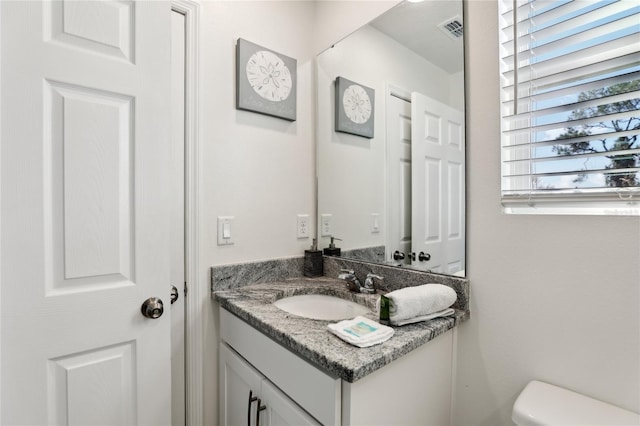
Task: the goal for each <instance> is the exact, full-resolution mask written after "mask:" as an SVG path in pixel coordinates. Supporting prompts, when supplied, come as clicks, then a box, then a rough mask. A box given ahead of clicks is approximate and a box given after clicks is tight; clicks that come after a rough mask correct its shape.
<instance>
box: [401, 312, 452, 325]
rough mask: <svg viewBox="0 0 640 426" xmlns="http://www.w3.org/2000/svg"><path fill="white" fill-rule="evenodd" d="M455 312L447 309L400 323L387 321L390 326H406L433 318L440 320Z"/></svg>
mask: <svg viewBox="0 0 640 426" xmlns="http://www.w3.org/2000/svg"><path fill="white" fill-rule="evenodd" d="M455 313H456V311H455V309H453V308H447V309H443V310H441V311H438V312H434V313H432V314H428V315H421V316H418V317H413V318H409V319H406V320H402V321H394V320H391V319H390V320H389V322H390V323H391V325H397V326H399V325H406V324H413V323H414V322H420V321H428V320H430V319H434V318H440V317H448V316H449V315H453V314H455Z"/></svg>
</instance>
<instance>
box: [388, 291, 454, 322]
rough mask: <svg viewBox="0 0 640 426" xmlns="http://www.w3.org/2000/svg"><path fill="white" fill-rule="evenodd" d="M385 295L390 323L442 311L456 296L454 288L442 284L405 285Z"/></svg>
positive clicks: (451, 303) (452, 302)
mask: <svg viewBox="0 0 640 426" xmlns="http://www.w3.org/2000/svg"><path fill="white" fill-rule="evenodd" d="M385 296H386V297H387V298H388V299H389V321H390V322H391V323H392V324H393V323H399V322H401V321H404V320H407V319H411V318H416V317H421V316H424V315H429V314H432V313H434V312H439V311H442V310H443V309H446V308H448V307H450V306H451V305H453V304H454V303H455V301H456V299H457V298H458V296H457V295H456V292H455V290H454V289H452V288H451V287H448V286H446V285H442V284H424V285H419V286H415V287H405V288H402V289H400V290H395V291H392V292H390V293H387V294H385Z"/></svg>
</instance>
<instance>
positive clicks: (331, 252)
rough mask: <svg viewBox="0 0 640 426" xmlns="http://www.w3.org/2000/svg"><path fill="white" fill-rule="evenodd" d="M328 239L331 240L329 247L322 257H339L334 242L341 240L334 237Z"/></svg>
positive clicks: (338, 251) (338, 250) (338, 248)
mask: <svg viewBox="0 0 640 426" xmlns="http://www.w3.org/2000/svg"><path fill="white" fill-rule="evenodd" d="M330 238H331V242H330V243H329V247H327V248H325V249H324V255H325V256H337V257H340V247H336V244H335V243H334V240H338V241H342V240H341V239H340V238H336V237H334V236H331V237H330Z"/></svg>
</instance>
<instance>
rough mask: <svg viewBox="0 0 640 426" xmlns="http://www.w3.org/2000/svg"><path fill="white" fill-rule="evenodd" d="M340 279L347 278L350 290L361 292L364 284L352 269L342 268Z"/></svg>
mask: <svg viewBox="0 0 640 426" xmlns="http://www.w3.org/2000/svg"><path fill="white" fill-rule="evenodd" d="M338 279H341V280H345V281H346V282H347V288H348V289H349V291H353V292H354V293H360V291H361V289H362V284H360V281H359V280H358V277H356V274H355V273H354V272H353V270H352V269H341V270H340V274H339V275H338Z"/></svg>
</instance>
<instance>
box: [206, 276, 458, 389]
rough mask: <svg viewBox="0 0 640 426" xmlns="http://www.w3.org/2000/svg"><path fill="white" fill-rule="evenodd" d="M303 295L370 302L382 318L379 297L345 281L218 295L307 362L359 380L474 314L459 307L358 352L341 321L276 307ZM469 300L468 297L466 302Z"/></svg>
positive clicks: (295, 281)
mask: <svg viewBox="0 0 640 426" xmlns="http://www.w3.org/2000/svg"><path fill="white" fill-rule="evenodd" d="M298 294H326V295H333V296H337V297H341V298H344V299H347V300H353V301H355V302H358V303H361V304H365V305H367V306H368V307H370V308H371V309H372V312H371V313H370V314H367V315H365V316H367V317H369V318H371V319H374V320H376V319H377V318H376V315H375V304H376V300H377V298H378V297H379V296H378V295H369V294H356V293H351V292H349V291H348V290H347V289H346V288H345V283H344V281H341V280H338V279H334V278H328V277H320V278H302V277H300V278H289V279H284V280H282V281H278V282H270V283H261V284H253V285H248V286H244V287H240V288H235V289H228V290H218V291H215V292H214V296H215V299H216V300H217V301H218V302H219V303H220V306H221V307H222V308H224V309H226V310H228V311H229V312H231V313H233V314H235V315H236V316H238V317H240V318H241V319H243V320H244V321H245V322H247V323H248V324H250V325H251V326H253V327H254V328H256V329H257V330H259V331H261V332H262V333H263V334H265V335H267V336H269V337H270V338H272V339H273V340H275V341H276V342H278V343H280V344H281V345H283V346H284V347H286V348H288V349H289V350H291V351H293V352H294V353H296V354H297V355H299V356H300V357H301V358H303V359H305V360H307V361H308V362H310V363H312V364H313V365H315V366H316V367H318V368H320V369H322V370H324V371H326V372H327V373H329V374H331V375H333V376H335V377H340V378H341V379H343V380H346V381H348V382H355V381H357V380H359V379H361V378H363V377H365V376H366V375H368V374H370V373H372V372H374V371H376V370H378V369H379V368H381V367H383V366H385V365H386V364H389V363H390V362H392V361H394V360H396V359H398V358H400V357H402V356H403V355H405V354H407V353H409V352H411V351H412V350H413V349H415V348H417V347H419V346H420V345H423V344H425V343H427V342H428V341H429V340H432V339H434V338H435V337H436V336H438V335H440V334H442V333H444V332H446V331H447V330H449V329H451V328H453V327H455V326H456V325H457V324H459V323H460V322H462V321H464V320H466V319H467V318H468V316H469V310H468V305H463V306H460V305H459V304H458V303H456V304H455V305H454V306H453V307H454V308H462V309H456V313H455V315H454V316H451V317H446V318H437V319H433V320H431V321H426V322H421V323H416V324H409V325H405V326H402V327H394V329H395V333H394V335H393V337H392V338H391V339H389V340H387V341H386V342H384V343H382V344H380V345H376V346H372V347H369V348H357V347H355V346H352V345H350V344H348V343H346V342H344V341H342V340H340V339H339V338H338V337H336V336H334V335H333V334H331V333H330V332H329V331H328V330H327V324H329V323H330V322H336V321H322V320H312V319H307V318H302V317H298V316H296V315H292V314H289V313H287V312H284V311H282V310H280V309H278V308H277V307H275V306H274V305H273V302H275V301H276V300H278V299H281V298H283V297H287V296H294V295H298ZM467 296H468V295H464V297H463V299H464V301H465V302H466V301H467Z"/></svg>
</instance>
